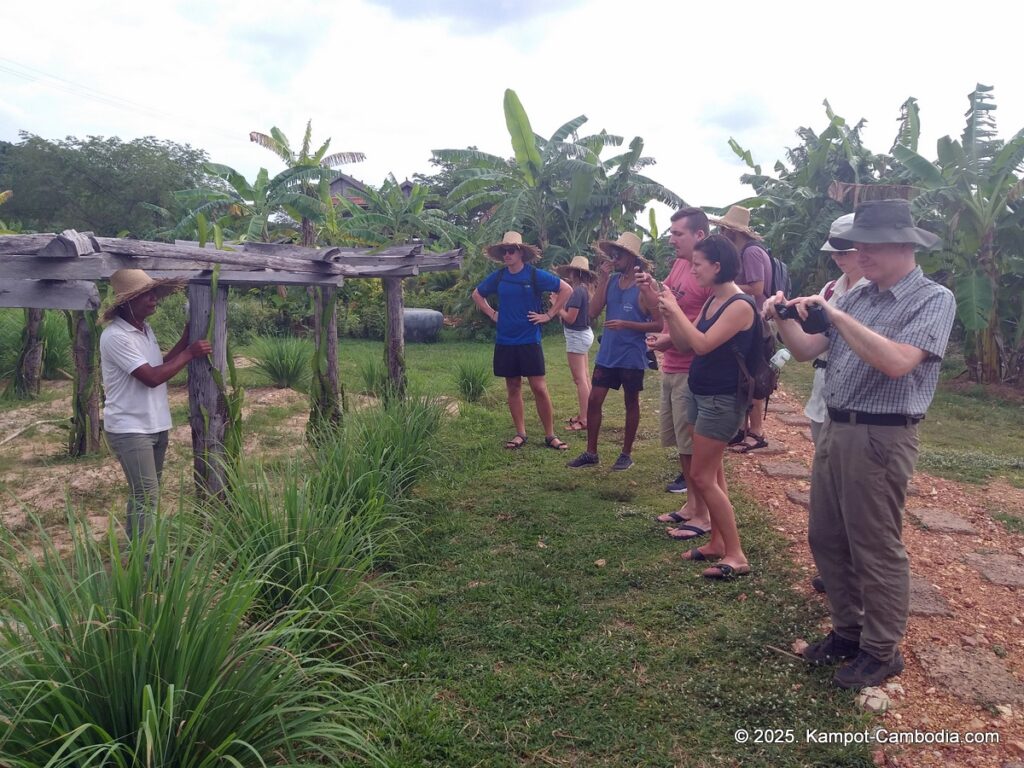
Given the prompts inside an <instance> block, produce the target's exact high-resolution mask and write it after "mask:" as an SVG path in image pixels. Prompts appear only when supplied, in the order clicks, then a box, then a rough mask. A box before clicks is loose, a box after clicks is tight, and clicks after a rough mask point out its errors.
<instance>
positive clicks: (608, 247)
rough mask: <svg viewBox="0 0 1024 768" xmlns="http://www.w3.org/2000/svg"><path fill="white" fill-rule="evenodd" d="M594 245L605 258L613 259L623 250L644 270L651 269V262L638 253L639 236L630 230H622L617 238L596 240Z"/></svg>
mask: <svg viewBox="0 0 1024 768" xmlns="http://www.w3.org/2000/svg"><path fill="white" fill-rule="evenodd" d="M595 245H596V247H597V250H599V251H600V252H601V253H602V254H604V256H605V257H606V258H609V259H612V260H614V259H615V256H616V255H617V252H619V251H625V252H626V253H628V254H629V255H630V256H633V257H634V258H636V260H637V263H639V264H640V265H641V266H642V267H643V268H644V269H645V270H646V271H648V272H650V271H651V262H649V261H648V260H647V259H645V258H644V257H643V256H641V255H640V238H639V237H637V236H636V235H635V234H633V233H632V232H623V233H622V234H621V235H619V239H618V240H598V241H597V243H596V244H595Z"/></svg>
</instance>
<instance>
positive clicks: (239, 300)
mask: <svg viewBox="0 0 1024 768" xmlns="http://www.w3.org/2000/svg"><path fill="white" fill-rule="evenodd" d="M290 331H291V328H289V327H288V324H287V323H283V322H282V314H281V313H280V312H279V311H278V309H276V308H275V307H273V306H270V305H269V304H267V303H265V302H264V301H262V300H261V299H260V297H259V296H258V295H253V294H242V295H236V294H234V293H231V294H229V295H228V338H229V339H231V345H232V346H233V347H235V348H238V347H240V346H243V345H246V344H251V343H252V341H253V339H255V338H257V337H259V336H279V335H281V334H283V333H288V332H290Z"/></svg>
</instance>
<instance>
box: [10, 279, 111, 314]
mask: <svg viewBox="0 0 1024 768" xmlns="http://www.w3.org/2000/svg"><path fill="white" fill-rule="evenodd" d="M99 306H100V292H99V290H97V288H96V285H95V284H94V283H91V282H88V281H84V280H12V279H10V278H4V277H0V307H24V308H25V309H98V308H99Z"/></svg>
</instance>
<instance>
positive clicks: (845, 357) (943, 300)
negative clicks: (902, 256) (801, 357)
mask: <svg viewBox="0 0 1024 768" xmlns="http://www.w3.org/2000/svg"><path fill="white" fill-rule="evenodd" d="M836 306H837V307H838V308H839V309H841V310H842V311H843V312H845V313H846V314H848V315H850V316H851V317H852V318H853V319H855V320H856V321H857V322H859V323H861V324H862V325H864V326H866V327H868V328H870V329H871V330H872V331H874V332H875V333H877V334H880V335H882V336H885V337H886V338H887V339H892V340H893V341H896V342H899V343H902V344H910V345H912V346H915V347H917V348H918V349H921V350H924V351H925V352H926V353H927V356H926V357H925V359H924V361H922V362H921V364H920V365H918V366H917V367H916V368H914V370H912V371H911V372H910V373H908V374H907V375H906V376H901V377H900V378H898V379H891V378H889V377H888V376H886V375H885V374H884V373H882V372H881V371H879V370H878V369H876V368H872V367H871V366H870V365H868V364H867V363H865V362H864V361H863V360H861V359H860V358H859V357H857V355H856V354H854V352H853V350H852V349H850V346H849V345H848V344H847V343H846V341H845V340H844V339H843V337H842V336H841V335H840V334H839V332H838V331H836V330H835V329H834V328H833V329H832V330H831V343H830V345H829V353H828V367H827V368H826V369H825V404H826V405H827V406H828V407H829V408H838V409H840V410H846V411H861V412H864V413H898V414H902V415H905V416H916V417H923V416H924V414H925V411H927V410H928V406H929V405H931V402H932V397H933V396H934V395H935V387H936V385H937V384H938V381H939V367H940V366H941V364H942V356H943V355H944V354H945V352H946V343H947V342H948V341H949V333H950V331H951V330H952V328H953V317H954V315H955V313H956V302H955V301H954V299H953V294H952V293H950V291H949V290H948V289H947V288H944V287H943V286H941V285H939V284H938V283H936V282H935V281H933V280H929V279H928V278H927V277H925V276H924V273H923V272H922V271H921V268H920V267H916V268H915V269H914V271H913V272H911V273H910V274H908V275H907V276H906V277H904V278H903V279H901V280H900V281H899V282H898V283H896V285H894V286H892V288H890V289H888V290H886V291H879V290H878V286H877V285H875V284H874V283H868V284H867V285H863V286H861V287H860V288H857V289H855V290H853V291H850V292H849V293H848V294H846V295H845V296H843V297H842V298H841V299H840V300H839V302H838V304H837V305H836Z"/></svg>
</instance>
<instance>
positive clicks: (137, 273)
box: [100, 269, 188, 323]
mask: <svg viewBox="0 0 1024 768" xmlns="http://www.w3.org/2000/svg"><path fill="white" fill-rule="evenodd" d="M187 282H188V280H187V279H186V278H183V277H164V278H161V279H159V280H154V279H153V278H152V277H150V276H149V275H147V274H146V273H145V272H143V271H142V270H141V269H119V270H117V272H115V273H114V274H112V275H111V276H110V287H111V288H112V289H113V290H114V298H113V299H111V301H110V304H109V305H108V306H107V308H106V309H104V310H103V312H102V313H101V314H100V320H102V321H103V322H104V323H109V322H110V321H111V320H113V319H114V316H115V315H116V314H117V309H118V307H120V306H121V305H122V304H127V303H128V302H129V301H131V300H132V299H134V298H137V297H139V296H141V295H142V294H144V293H146V292H147V291H156V296H157V298H158V299H162V298H164V297H165V296H167V295H169V294H172V293H174V292H175V291H176V290H178V289H179V288H181V287H182V286H183V285H185V283H187Z"/></svg>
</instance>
